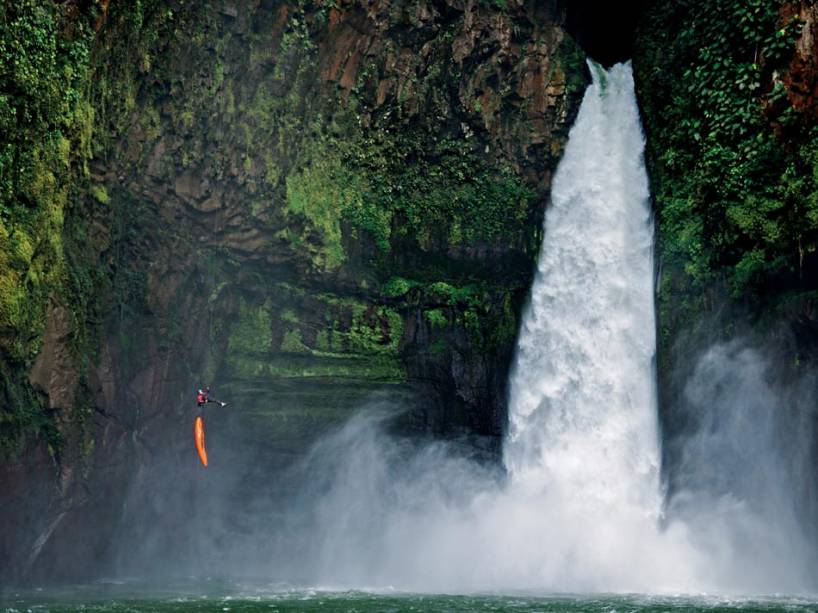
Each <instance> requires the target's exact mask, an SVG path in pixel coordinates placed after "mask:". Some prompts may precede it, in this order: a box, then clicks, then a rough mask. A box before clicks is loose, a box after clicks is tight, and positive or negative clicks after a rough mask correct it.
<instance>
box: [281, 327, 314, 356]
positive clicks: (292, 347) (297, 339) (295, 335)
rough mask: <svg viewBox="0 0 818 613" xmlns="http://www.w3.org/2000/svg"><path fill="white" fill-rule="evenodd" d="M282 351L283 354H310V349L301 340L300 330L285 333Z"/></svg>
mask: <svg viewBox="0 0 818 613" xmlns="http://www.w3.org/2000/svg"><path fill="white" fill-rule="evenodd" d="M281 351H282V352H283V353H310V349H309V348H308V347H307V346H306V345H304V342H303V341H302V340H301V332H299V331H298V330H287V331H286V332H285V333H284V339H283V340H282V341H281Z"/></svg>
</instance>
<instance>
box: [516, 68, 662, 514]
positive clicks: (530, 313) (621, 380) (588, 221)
mask: <svg viewBox="0 0 818 613" xmlns="http://www.w3.org/2000/svg"><path fill="white" fill-rule="evenodd" d="M592 73H593V74H594V82H593V84H592V85H591V86H590V87H589V88H588V91H587V93H586V94H585V99H584V101H583V103H582V107H581V109H580V111H579V116H578V118H577V121H576V123H575V124H574V127H573V129H572V130H571V135H570V140H569V141H568V145H567V148H566V151H565V156H564V158H563V160H562V162H561V163H560V166H559V169H558V171H557V174H556V176H555V178H554V183H553V187H552V192H551V196H552V204H551V207H550V208H549V209H548V211H547V213H546V218H545V239H544V242H543V245H542V255H541V258H540V262H539V266H538V271H537V275H536V278H535V280H534V285H533V287H532V289H531V299H530V304H529V306H528V309H527V311H526V313H525V316H524V320H523V326H522V330H521V332H520V338H519V344H518V350H517V351H518V353H517V358H516V363H515V366H514V370H513V375H512V378H511V398H510V405H509V428H510V430H509V435H508V439H507V442H506V447H505V459H506V465H507V467H508V469H509V471H510V473H511V475H512V478H513V479H514V480H515V481H516V482H517V483H518V484H519V485H522V486H530V487H533V488H541V487H543V486H547V487H549V488H552V489H555V490H559V491H560V492H561V493H562V494H563V496H562V498H563V499H564V500H566V501H570V500H574V501H575V502H577V503H578V504H581V505H582V506H583V507H586V508H587V507H588V506H592V505H601V506H610V505H619V506H621V505H628V506H629V507H630V509H631V510H632V511H635V512H638V513H641V514H644V515H645V516H647V517H652V518H653V519H654V520H656V519H658V516H659V513H660V509H661V496H660V490H659V442H658V441H659V436H658V427H657V417H656V415H657V410H656V394H655V388H654V381H655V377H654V353H655V346H656V343H655V321H654V312H653V283H654V270H653V222H652V218H651V211H650V204H649V197H650V192H649V188H648V178H647V173H646V171H645V165H644V162H643V158H642V153H643V148H644V138H643V135H642V129H641V125H640V121H639V112H638V108H637V105H636V96H635V93H634V86H633V77H632V73H631V69H630V66H629V65H625V64H620V65H618V66H615V67H614V68H612V69H611V70H610V72H608V73H605V72H603V71H602V69H601V68H599V67H598V66H595V65H594V66H592Z"/></svg>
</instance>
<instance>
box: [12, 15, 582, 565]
mask: <svg viewBox="0 0 818 613" xmlns="http://www.w3.org/2000/svg"><path fill="white" fill-rule="evenodd" d="M20 6H23V5H20ZM26 6H28V5H26ZM555 6H556V3H554V5H552V4H551V3H523V2H513V1H509V2H504V3H485V2H466V3H461V2H454V1H451V2H450V1H448V0H446V1H426V0H417V1H413V2H406V3H397V4H393V5H386V4H384V5H377V6H371V5H369V4H368V3H364V2H354V1H350V0H347V1H344V2H333V3H328V2H327V3H324V2H303V1H297V2H295V1H294V2H282V1H277V0H264V1H249V0H248V1H235V2H234V1H227V0H225V1H222V0H213V1H208V2H202V3H195V5H194V4H191V3H182V2H174V1H171V0H153V1H150V2H142V3H136V4H133V5H131V4H126V3H117V2H114V3H111V4H110V5H109V3H108V2H98V3H95V4H93V5H92V6H90V7H87V6H85V5H73V4H70V3H69V4H68V5H66V6H65V7H63V8H60V9H57V8H53V10H52V9H51V8H50V9H49V10H51V11H52V13H53V15H57V17H59V19H57V21H56V22H55V23H58V24H62V25H61V26H60V27H57V26H55V27H54V31H53V32H52V36H53V37H55V40H58V43H55V44H56V45H57V47H59V45H60V44H62V43H59V39H60V36H62V37H65V39H66V40H72V41H76V40H81V42H82V44H83V45H84V46H83V49H85V52H86V53H85V55H81V57H80V56H71V57H72V58H73V59H72V60H71V61H72V62H75V63H80V64H82V66H83V67H85V70H86V72H84V73H82V74H81V75H80V76H79V77H77V78H81V80H80V81H78V83H77V87H76V88H75V89H76V90H77V92H78V93H77V94H76V96H75V97H74V98H76V99H77V100H79V101H80V102H81V103H82V104H79V103H78V104H79V106H78V107H77V108H78V109H79V110H77V111H76V112H75V113H74V115H72V118H73V119H71V120H70V121H68V120H63V119H61V118H59V117H58V118H57V119H54V120H53V121H52V123H51V124H49V125H50V126H54V125H58V124H59V122H60V121H62V122H63V123H65V122H66V121H68V124H70V125H71V126H79V127H82V126H85V125H86V123H87V124H88V125H87V127H86V128H84V129H82V130H79V129H77V130H76V131H75V132H70V134H69V135H68V136H65V135H64V138H66V139H67V141H68V142H69V144H70V147H69V158H68V159H69V163H68V165H67V167H66V166H65V164H64V163H63V162H62V161H61V159H63V158H59V156H56V153H59V152H64V151H65V150H66V146H65V144H64V142H63V141H62V140H59V139H57V140H54V141H53V144H54V147H53V149H54V151H55V152H56V153H55V156H56V157H54V158H53V160H52V161H50V162H48V164H50V165H51V166H50V167H51V168H54V169H58V170H59V169H60V168H64V170H61V171H60V172H61V173H62V174H59V173H57V174H55V172H56V171H53V170H52V171H50V172H52V174H54V176H55V177H58V178H59V180H58V181H57V182H56V183H54V185H57V186H58V185H59V184H60V183H59V181H62V182H63V183H64V184H65V186H66V188H65V189H66V190H67V191H66V193H67V194H69V195H70V197H67V199H62V198H63V197H62V196H59V194H57V195H56V196H54V197H53V198H52V197H51V196H48V194H46V196H48V198H50V199H52V200H54V199H55V198H56V200H54V201H55V202H57V205H56V206H55V205H48V204H43V205H41V206H40V208H39V209H36V210H38V211H42V213H38V214H37V215H36V216H34V217H32V221H31V222H30V223H28V225H27V226H25V228H28V229H27V230H25V232H24V231H23V229H21V230H19V231H17V230H16V232H17V233H16V234H15V236H16V237H17V238H16V239H15V240H14V241H11V240H9V241H3V242H2V245H0V263H3V262H7V263H8V266H5V265H4V268H3V269H2V270H0V273H2V274H4V275H6V276H9V275H10V276H11V277H14V278H13V279H11V281H10V282H14V283H17V282H18V281H19V278H22V277H21V275H28V278H29V279H30V282H31V283H35V284H37V285H36V287H37V288H40V289H38V290H37V291H36V292H31V293H29V297H30V303H29V304H27V305H26V306H25V308H22V306H21V305H20V304H18V302H19V300H17V298H15V296H17V294H9V295H7V296H6V298H7V300H6V298H4V300H5V302H3V310H2V311H0V315H2V316H3V317H5V319H3V321H2V322H0V323H2V326H4V327H3V328H2V330H3V331H4V336H3V337H2V339H0V348H2V351H3V354H2V355H3V374H4V379H3V381H4V390H5V391H4V392H3V393H4V394H5V395H6V397H7V398H13V399H16V400H14V401H13V402H12V403H11V404H7V405H6V406H5V407H3V411H4V413H3V416H4V420H6V421H8V420H14V422H13V423H15V424H17V425H16V426H15V429H14V430H13V431H7V430H3V433H4V437H6V438H5V439H4V444H5V442H8V447H9V449H10V450H11V449H12V448H13V449H14V450H16V451H15V452H14V453H15V455H14V457H16V458H18V459H16V460H12V461H11V463H10V464H8V465H7V467H6V468H4V469H3V471H4V472H3V473H2V474H0V481H1V482H2V483H7V482H8V483H17V484H18V485H17V489H16V490H14V492H13V493H11V494H9V495H10V496H13V497H14V496H18V495H19V496H21V498H20V500H24V501H25V500H27V502H26V503H25V512H23V511H21V509H23V507H21V506H20V505H17V506H16V507H14V508H11V507H3V508H4V509H9V508H11V510H10V511H8V513H11V514H15V513H16V514H15V515H14V517H18V518H19V517H25V516H28V517H29V518H30V519H28V520H25V521H23V520H21V521H22V524H21V531H22V533H24V534H25V536H24V537H21V538H19V539H17V538H16V537H15V541H14V542H13V543H12V542H10V541H9V542H8V543H5V542H4V543H3V544H2V546H0V552H2V561H5V560H10V559H14V557H15V556H23V557H24V558H25V559H26V560H29V562H27V563H26V564H25V565H20V564H16V563H12V564H10V565H8V564H4V563H3V564H0V568H4V569H10V570H9V571H8V572H9V573H11V575H12V576H14V577H16V578H18V579H19V578H20V577H24V576H27V577H37V576H40V577H50V578H79V577H80V576H82V575H85V576H88V575H93V574H94V573H95V572H96V571H97V570H98V569H99V568H100V566H99V565H101V564H107V563H112V562H114V561H117V560H120V558H119V557H118V551H119V550H120V547H121V546H122V544H123V543H126V542H127V543H130V544H131V545H133V546H134V547H135V548H138V549H139V550H140V551H142V552H143V553H144V554H145V555H146V556H147V555H148V554H149V553H150V554H151V555H168V556H171V555H172V553H174V552H175V553H178V555H179V556H181V557H180V563H181V562H189V561H190V559H189V558H185V557H184V556H185V555H186V553H190V552H189V551H187V550H186V549H185V548H184V547H181V545H182V544H184V543H191V542H195V541H196V538H195V534H193V533H192V530H193V528H192V526H195V525H196V522H194V521H189V520H191V518H195V517H198V516H199V514H201V512H202V511H201V510H202V509H206V508H209V507H210V506H211V505H212V504H215V503H216V502H218V501H219V500H223V499H225V497H228V498H229V497H241V498H242V499H243V500H246V501H247V504H248V508H253V500H254V498H253V492H257V491H260V492H261V494H259V496H260V497H258V498H256V499H255V501H256V502H257V503H259V504H261V501H262V499H266V498H265V497H275V496H285V495H286V490H282V489H281V488H283V487H285V486H284V485H282V484H281V483H278V482H277V478H278V477H277V475H278V474H279V472H280V471H281V469H282V468H283V467H285V466H286V465H287V464H288V463H289V462H292V461H293V459H294V458H297V457H298V456H299V455H300V454H303V452H304V451H305V450H306V449H307V448H308V446H309V445H310V443H311V441H313V440H315V438H316V437H317V436H319V435H320V433H321V432H323V431H326V430H327V429H328V428H332V427H333V426H334V425H337V424H339V423H340V422H341V421H342V420H344V419H345V418H346V417H347V416H348V415H349V414H350V412H352V411H354V410H357V409H360V408H361V407H362V406H365V405H366V404H367V403H384V402H387V403H389V404H391V405H395V406H399V407H402V408H404V409H405V412H404V415H405V418H404V419H403V420H402V422H401V423H402V426H401V427H402V428H403V430H404V431H405V432H415V433H422V432H432V433H435V434H437V435H445V436H459V435H469V436H474V435H477V436H480V437H483V438H484V439H485V440H486V441H488V442H487V443H486V445H485V446H486V448H488V449H493V450H494V452H495V453H496V452H497V450H498V449H499V441H500V437H501V435H502V430H503V426H504V423H505V395H506V389H505V385H506V378H507V371H508V367H509V363H510V359H511V356H512V352H513V347H514V338H515V335H516V330H517V326H518V317H519V313H520V311H521V308H522V304H523V301H524V299H525V295H526V293H527V288H528V286H529V283H530V280H531V276H532V273H533V268H534V263H535V260H536V256H537V250H538V248H539V244H540V239H541V221H542V215H543V211H544V208H545V206H546V204H547V197H548V188H549V186H550V179H551V174H552V172H553V170H554V168H555V166H556V163H557V160H558V159H559V156H560V154H561V152H562V149H563V146H564V142H565V139H566V137H567V130H568V127H569V126H570V123H571V121H572V120H573V117H574V114H575V112H576V110H577V107H578V103H579V98H580V96H581V94H582V90H583V89H584V84H585V82H586V79H587V75H586V68H585V65H584V57H583V54H582V52H581V51H580V50H579V49H578V47H577V46H576V45H575V44H574V43H573V41H572V40H571V38H570V37H569V36H567V35H566V34H565V32H564V30H563V28H562V25H561V19H562V16H561V14H560V11H558V10H557V9H556V8H555ZM28 8H30V9H31V11H33V13H32V14H37V15H39V13H37V11H38V10H39V9H35V8H31V7H28ZM31 11H30V12H31ZM54 11H56V12H54ZM58 13H59V14H58ZM53 15H52V16H53ZM40 16H42V15H40ZM66 24H67V25H66ZM79 34H82V38H80V37H79ZM55 53H56V55H55V57H56V58H57V60H55V62H56V63H57V64H58V65H59V66H63V64H64V63H65V62H64V61H63V60H62V59H60V58H63V56H62V55H60V54H61V53H66V51H64V50H62V48H59V49H57V51H56V52H55ZM60 62H63V64H60ZM72 66H73V64H72ZM60 74H63V75H65V74H68V73H67V72H66V71H65V70H64V69H63V71H62V73H60ZM70 74H72V75H75V74H79V73H78V72H76V71H75V70H74V69H73V68H72V72H71V73H70ZM41 77H42V78H43V79H50V78H52V77H51V76H49V74H46V73H43V74H42V75H41ZM72 78H74V77H72ZM72 83H73V81H72ZM69 85H70V84H69ZM35 94H36V92H32V94H31V96H34V95H35ZM74 98H71V99H72V100H73V99H74ZM61 108H62V107H61ZM83 109H90V111H88V112H85V111H83ZM81 111H82V112H81ZM86 120H87V121H86ZM83 122H85V123H83ZM68 124H66V125H68ZM49 125H47V126H45V128H43V127H42V126H40V127H39V128H38V129H41V128H42V129H43V130H46V131H47V130H48V129H50V128H49ZM66 134H68V133H66ZM55 138H56V137H55ZM21 142H23V141H22V140H21ZM48 142H51V141H48ZM20 146H23V145H20ZM37 159H46V158H43V157H42V156H39V157H38V158H37ZM50 159H51V158H48V160H50ZM61 164H62V166H61ZM55 189H56V187H55ZM48 193H49V194H51V192H48ZM54 193H55V194H56V193H57V192H54ZM60 193H62V192H60ZM57 196H59V198H58V197H57ZM44 197H45V196H44ZM63 201H64V202H65V203H66V204H65V205H63V204H60V203H62V202H63ZM4 202H6V201H4ZM9 211H11V209H9ZM18 212H19V211H18ZM3 215H4V216H3V217H2V218H0V219H1V220H2V222H3V224H4V225H3V226H0V232H5V231H6V230H8V229H9V228H10V227H11V226H10V224H12V223H18V222H19V220H20V219H22V216H21V215H18V214H17V213H15V212H13V211H12V212H4V213H3ZM49 224H50V225H49ZM18 226H19V223H18ZM19 227H20V228H23V226H19ZM44 228H50V230H47V231H46V229H44ZM9 232H10V230H9ZM24 234H25V236H24ZM24 239H25V240H24ZM47 245H51V246H52V247H53V249H52V248H51V247H49V249H51V251H44V250H43V249H42V248H41V247H42V246H47ZM29 247H30V248H29ZM43 253H53V254H56V255H54V256H53V257H51V256H49V257H50V259H48V260H47V261H48V262H52V263H53V262H63V263H62V264H59V267H58V268H53V270H64V271H66V274H60V275H58V276H57V277H54V278H52V277H49V276H48V275H40V274H39V273H37V270H38V269H37V267H36V266H35V265H34V263H35V261H37V258H43V257H44V256H43V255H42V254H43ZM61 254H62V255H61ZM29 256H31V262H32V263H31V264H29V263H27V262H28V258H29ZM3 258H5V259H3ZM43 261H44V262H45V261H46V260H43ZM32 271H33V272H34V273H37V274H35V275H34V276H32ZM15 275H16V276H15ZM4 278H5V277H4ZM32 287H35V286H32ZM15 301H17V302H15ZM66 314H67V315H68V316H67V317H66ZM23 315H25V317H27V318H28V319H24V318H23ZM52 321H53V322H57V323H59V325H57V324H56V323H53V324H50V323H49V322H52ZM49 326H50V327H49ZM49 330H51V332H50V333H49ZM23 332H24V333H25V334H24V335H21V333H23ZM21 338H24V339H26V341H25V344H24V345H21V344H20V343H19V339H21ZM49 369H51V370H55V371H58V372H61V373H65V374H66V376H64V377H62V378H58V380H54V379H51V378H48V377H44V376H42V373H43V372H46V371H48V370H49ZM32 372H33V373H35V375H34V376H32V375H31V374H30V373H32ZM37 372H39V373H41V375H40V376H36V373H37ZM206 383H207V384H210V385H211V386H212V388H213V394H214V395H215V396H216V397H217V398H219V399H224V400H228V401H229V402H230V406H229V407H225V408H224V409H223V410H221V409H218V408H208V411H207V419H208V444H209V447H210V449H211V455H212V462H211V467H210V468H209V469H208V470H209V471H210V472H209V473H208V474H209V475H211V477H210V478H211V479H212V480H213V481H211V483H213V482H218V483H219V484H220V485H219V487H206V486H205V482H204V481H202V474H203V473H201V468H200V467H199V466H197V464H196V458H195V454H194V453H192V448H191V439H190V424H191V420H192V414H191V411H192V406H193V398H192V393H193V391H194V390H195V389H196V387H198V386H200V385H202V384H206ZM20 399H22V400H20ZM66 399H68V401H66ZM49 445H50V447H48V446H49ZM48 449H50V450H51V455H50V456H49V454H48ZM35 457H36V458H49V457H50V458H51V459H50V460H47V461H44V462H43V461H39V460H38V463H36V466H39V469H38V472H37V474H38V475H39V477H41V478H42V481H43V482H44V483H51V486H52V488H53V489H52V490H51V491H52V495H51V496H50V497H48V496H46V497H45V498H38V499H37V500H38V501H39V502H33V501H32V500H33V499H26V496H25V494H24V493H23V491H22V490H20V488H21V487H22V486H20V484H19V482H18V481H15V480H14V475H16V474H19V471H20V470H23V469H22V468H21V467H23V466H24V465H27V464H26V463H27V462H28V463H29V464H30V463H31V458H35ZM222 462H223V463H222ZM15 471H17V472H15ZM277 483H278V485H277ZM4 495H5V494H4ZM44 500H47V501H48V502H47V503H45V502H44ZM135 509H138V512H137V511H135ZM171 510H172V511H171ZM3 512H4V513H5V512H7V511H5V510H4V511H3ZM168 513H171V514H172V516H173V517H172V518H170V519H169V516H168ZM200 519H201V521H202V522H207V521H208V520H207V519H206V518H203V517H202V518H200ZM156 526H168V530H167V531H165V532H162V534H163V535H164V536H163V537H162V538H158V539H156V542H153V541H152V542H151V544H148V543H146V542H143V539H142V538H141V535H143V534H144V531H145V530H148V531H149V530H150V529H155V528H156ZM216 528H217V527H214V528H213V529H214V530H215V529H216ZM140 531H141V532H140ZM115 535H116V537H115ZM129 539H133V540H129ZM35 542H37V543H38V546H37V549H36V551H34V550H33V549H32V547H33V545H34V543H35ZM80 542H82V546H80ZM137 545H138V547H137ZM151 547H157V548H158V549H156V550H154V549H151ZM183 549H185V551H182V550H183ZM135 551H136V550H135ZM66 552H74V553H75V554H76V556H78V557H79V558H81V559H83V560H88V561H89V562H88V564H86V565H83V564H77V563H75V562H71V563H68V561H69V560H71V559H77V558H72V557H69V556H68V555H66ZM182 558H184V559H182ZM92 559H93V560H96V561H97V564H96V565H95V564H91V563H90V560H92ZM138 559H139V556H138V555H136V554H134V555H133V556H132V558H131V561H132V562H133V561H135V560H138ZM135 563H136V562H135ZM136 570H138V568H137V569H136Z"/></svg>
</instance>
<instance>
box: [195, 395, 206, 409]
mask: <svg viewBox="0 0 818 613" xmlns="http://www.w3.org/2000/svg"><path fill="white" fill-rule="evenodd" d="M205 402H207V394H205V393H204V392H199V393H198V394H196V404H198V405H199V406H202V405H203V404H204V403H205Z"/></svg>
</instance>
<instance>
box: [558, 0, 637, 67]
mask: <svg viewBox="0 0 818 613" xmlns="http://www.w3.org/2000/svg"><path fill="white" fill-rule="evenodd" d="M558 3H559V6H560V7H561V8H562V10H563V11H565V25H566V29H567V30H568V32H570V34H571V35H572V36H573V37H574V38H576V40H577V42H578V43H579V44H580V45H581V46H582V48H583V49H585V52H586V53H587V54H588V55H589V56H590V57H591V58H593V59H594V60H596V61H597V62H599V63H601V64H602V65H604V66H611V65H613V64H615V63H617V62H622V61H625V60H628V59H630V58H631V56H632V54H633V40H634V36H635V33H636V25H637V21H638V20H639V17H640V16H641V15H642V13H643V11H644V10H645V7H646V5H647V0H631V1H628V2H611V1H610V0H558Z"/></svg>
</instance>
